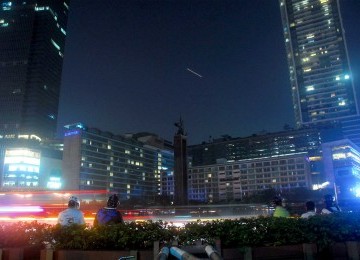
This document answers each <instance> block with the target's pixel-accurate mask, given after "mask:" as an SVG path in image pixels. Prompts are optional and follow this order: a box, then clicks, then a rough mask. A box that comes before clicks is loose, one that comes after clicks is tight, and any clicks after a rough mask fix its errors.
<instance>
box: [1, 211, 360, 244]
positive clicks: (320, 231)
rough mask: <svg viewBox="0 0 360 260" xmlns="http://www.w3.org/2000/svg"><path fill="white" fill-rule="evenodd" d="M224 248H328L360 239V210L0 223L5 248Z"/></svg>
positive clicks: (2, 242)
mask: <svg viewBox="0 0 360 260" xmlns="http://www.w3.org/2000/svg"><path fill="white" fill-rule="evenodd" d="M216 239H220V240H221V244H222V246H223V247H225V248H226V247H227V248H230V247H236V248H242V247H256V246H279V245H291V244H301V243H316V244H317V245H318V246H319V248H320V249H321V248H326V247H328V246H329V245H331V244H332V243H334V242H343V241H360V218H359V217H358V216H357V214H356V213H339V214H333V215H326V216H315V217H311V218H309V219H307V220H304V219H296V218H273V217H258V218H242V219H236V220H215V221H206V222H202V221H197V222H191V223H187V224H186V225H185V226H184V227H183V228H178V227H175V226H174V225H172V224H168V223H167V222H162V221H157V222H152V221H146V222H130V223H125V224H123V225H112V226H100V227H96V228H94V227H90V226H88V225H73V226H70V227H61V226H59V225H55V226H52V225H48V224H40V223H38V222H36V221H35V222H31V223H26V222H19V223H16V224H3V225H0V248H6V247H28V246H36V247H49V246H50V247H53V248H55V249H78V250H134V249H138V250H139V249H152V247H153V242H154V241H159V242H160V243H161V244H169V243H171V242H173V241H174V240H177V242H178V243H179V244H180V245H192V244H194V243H195V242H197V241H202V242H203V243H208V244H212V245H214V244H215V240H216Z"/></svg>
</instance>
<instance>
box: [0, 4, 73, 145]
mask: <svg viewBox="0 0 360 260" xmlns="http://www.w3.org/2000/svg"><path fill="white" fill-rule="evenodd" d="M0 3H1V7H0V8H1V9H0V38H1V41H0V135H2V136H16V135H36V136H38V137H40V138H51V137H54V135H55V132H56V123H57V114H58V103H59V93H60V82H61V72H62V64H63V57H64V47H65V38H66V25H67V18H68V9H69V0H26V1H25V0H13V1H1V2H0Z"/></svg>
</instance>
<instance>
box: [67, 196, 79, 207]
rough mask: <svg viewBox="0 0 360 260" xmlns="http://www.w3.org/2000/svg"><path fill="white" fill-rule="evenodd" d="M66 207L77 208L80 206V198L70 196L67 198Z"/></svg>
mask: <svg viewBox="0 0 360 260" xmlns="http://www.w3.org/2000/svg"><path fill="white" fill-rule="evenodd" d="M68 207H69V208H76V209H79V208H80V200H79V199H78V197H75V196H71V197H70V198H69V203H68Z"/></svg>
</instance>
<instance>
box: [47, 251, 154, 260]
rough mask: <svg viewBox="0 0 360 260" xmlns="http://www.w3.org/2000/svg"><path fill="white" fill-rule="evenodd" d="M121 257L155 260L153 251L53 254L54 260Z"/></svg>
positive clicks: (110, 259) (66, 252)
mask: <svg viewBox="0 0 360 260" xmlns="http://www.w3.org/2000/svg"><path fill="white" fill-rule="evenodd" d="M121 256H135V257H136V258H134V259H135V260H149V259H153V258H154V254H153V251H152V250H148V251H81V250H58V251H54V253H53V260H99V259H101V260H105V259H106V260H112V259H114V260H118V259H119V258H120V257H121Z"/></svg>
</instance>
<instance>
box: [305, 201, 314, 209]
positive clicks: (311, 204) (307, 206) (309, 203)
mask: <svg viewBox="0 0 360 260" xmlns="http://www.w3.org/2000/svg"><path fill="white" fill-rule="evenodd" d="M305 206H306V210H307V211H315V203H314V202H313V201H311V200H309V201H307V202H306V203H305Z"/></svg>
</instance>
